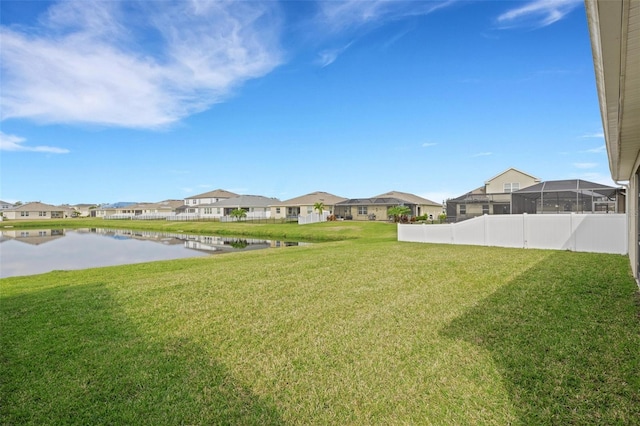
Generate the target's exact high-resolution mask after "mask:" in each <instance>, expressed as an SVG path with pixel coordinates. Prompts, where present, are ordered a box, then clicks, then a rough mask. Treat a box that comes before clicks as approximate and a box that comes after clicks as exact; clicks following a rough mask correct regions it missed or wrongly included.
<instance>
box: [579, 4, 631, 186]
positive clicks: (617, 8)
mask: <svg viewBox="0 0 640 426" xmlns="http://www.w3.org/2000/svg"><path fill="white" fill-rule="evenodd" d="M585 6H586V11H587V20H588V23H589V31H590V34H591V48H592V52H593V63H594V68H595V74H596V85H597V89H598V98H599V102H600V113H601V115H602V124H603V130H604V136H605V143H606V148H607V154H608V156H609V169H610V170H611V177H612V178H613V179H614V180H616V181H619V180H629V179H630V178H631V175H632V174H633V173H634V170H635V167H636V166H637V161H638V154H639V153H640V1H637V0H615V1H611V0H585Z"/></svg>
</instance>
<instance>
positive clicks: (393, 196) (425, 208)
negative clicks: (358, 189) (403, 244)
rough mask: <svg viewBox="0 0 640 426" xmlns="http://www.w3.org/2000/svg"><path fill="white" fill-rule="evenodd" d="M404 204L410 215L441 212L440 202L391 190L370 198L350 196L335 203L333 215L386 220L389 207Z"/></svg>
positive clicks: (344, 217) (437, 213)
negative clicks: (350, 197)
mask: <svg viewBox="0 0 640 426" xmlns="http://www.w3.org/2000/svg"><path fill="white" fill-rule="evenodd" d="M396 206H406V207H409V209H410V210H411V214H410V215H411V216H423V215H432V216H433V217H434V218H435V217H437V215H439V214H440V213H441V212H442V204H439V203H436V202H434V201H431V200H428V199H426V198H422V197H419V196H417V195H413V194H408V193H406V192H399V191H392V192H387V193H386V194H381V195H379V196H376V197H372V198H352V199H349V200H345V201H341V202H339V203H337V204H336V205H335V215H336V216H338V217H339V218H343V219H347V220H351V219H354V220H387V219H388V218H389V214H388V211H389V209H390V208H391V207H396Z"/></svg>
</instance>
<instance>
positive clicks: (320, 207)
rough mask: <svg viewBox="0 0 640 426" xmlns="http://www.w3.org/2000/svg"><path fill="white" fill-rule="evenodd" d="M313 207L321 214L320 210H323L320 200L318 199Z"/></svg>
mask: <svg viewBox="0 0 640 426" xmlns="http://www.w3.org/2000/svg"><path fill="white" fill-rule="evenodd" d="M313 209H314V210H317V211H318V214H319V215H320V216H322V212H323V211H324V203H323V202H322V201H318V202H317V203H315V204H314V205H313Z"/></svg>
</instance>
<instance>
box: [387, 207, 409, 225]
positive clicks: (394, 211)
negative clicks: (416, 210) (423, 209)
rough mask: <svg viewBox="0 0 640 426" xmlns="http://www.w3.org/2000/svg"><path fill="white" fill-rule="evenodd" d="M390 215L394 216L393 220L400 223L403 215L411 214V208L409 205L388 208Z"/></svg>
mask: <svg viewBox="0 0 640 426" xmlns="http://www.w3.org/2000/svg"><path fill="white" fill-rule="evenodd" d="M387 214H388V215H389V216H393V221H394V222H396V223H398V222H400V220H401V219H402V216H407V215H409V214H411V209H410V208H409V207H407V206H394V207H390V208H389V210H387Z"/></svg>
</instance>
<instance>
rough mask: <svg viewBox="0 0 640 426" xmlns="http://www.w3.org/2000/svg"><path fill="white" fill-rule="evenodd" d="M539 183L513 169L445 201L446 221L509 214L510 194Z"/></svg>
mask: <svg viewBox="0 0 640 426" xmlns="http://www.w3.org/2000/svg"><path fill="white" fill-rule="evenodd" d="M538 183H540V179H539V178H537V177H535V176H533V175H530V174H529V173H526V172H523V171H521V170H518V169H515V168H513V167H511V168H509V169H507V170H505V171H503V172H501V173H499V174H497V175H495V176H493V177H492V178H490V179H488V180H487V181H485V183H484V185H483V186H481V187H479V188H476V189H474V190H471V191H469V192H467V193H466V194H463V195H461V196H459V197H456V198H450V199H448V200H447V221H448V222H457V221H461V220H466V219H470V218H473V217H477V216H482V215H484V214H510V213H511V193H512V192H515V191H519V190H521V189H524V188H528V187H530V186H532V185H535V184H538Z"/></svg>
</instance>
